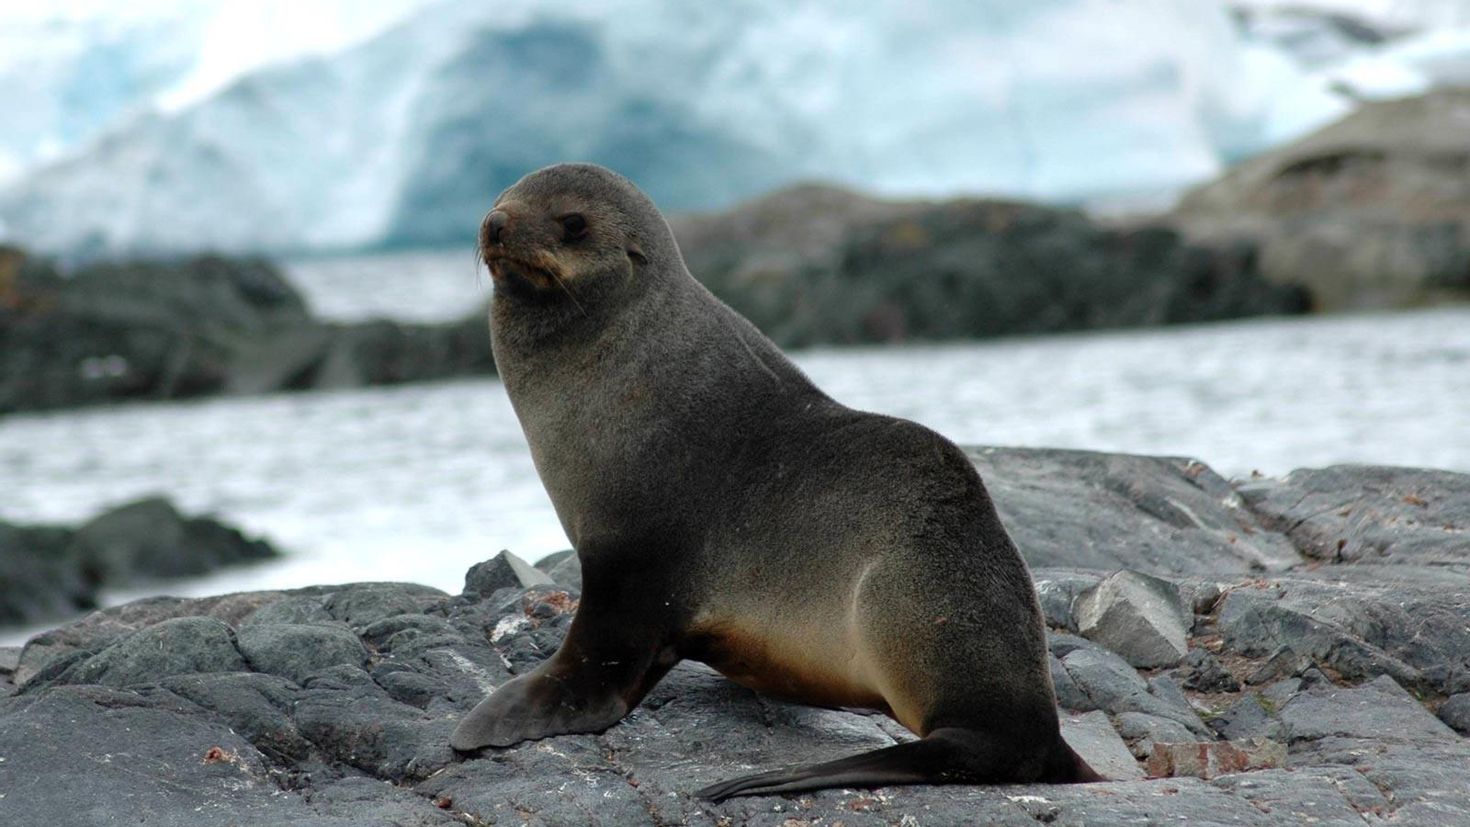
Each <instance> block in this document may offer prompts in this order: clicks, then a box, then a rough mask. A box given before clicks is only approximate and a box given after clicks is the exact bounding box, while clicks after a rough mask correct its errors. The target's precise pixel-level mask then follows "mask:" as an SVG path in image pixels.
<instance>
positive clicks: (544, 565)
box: [536, 549, 582, 591]
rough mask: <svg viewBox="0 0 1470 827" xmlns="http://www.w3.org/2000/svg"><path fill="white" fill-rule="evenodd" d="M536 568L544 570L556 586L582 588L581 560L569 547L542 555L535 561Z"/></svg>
mask: <svg viewBox="0 0 1470 827" xmlns="http://www.w3.org/2000/svg"><path fill="white" fill-rule="evenodd" d="M536 568H538V569H540V570H541V571H544V572H546V575H547V576H548V577H550V578H551V579H552V580H554V581H556V584H557V585H558V586H564V587H566V588H572V589H577V590H579V591H580V590H581V588H582V560H581V558H579V557H577V552H575V551H573V550H571V549H567V550H566V551H558V552H556V553H555V554H551V555H548V556H546V557H543V558H542V559H540V560H538V561H536Z"/></svg>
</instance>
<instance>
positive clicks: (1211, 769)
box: [1147, 738, 1286, 779]
mask: <svg viewBox="0 0 1470 827" xmlns="http://www.w3.org/2000/svg"><path fill="white" fill-rule="evenodd" d="M1285 763H1286V745H1285V744H1282V743H1280V742H1279V741H1272V740H1270V739H1268V738H1251V739H1248V740H1243V741H1200V742H1193V743H1183V744H1165V743H1158V742H1155V743H1154V747H1153V751H1152V752H1151V753H1149V756H1148V764H1147V769H1148V774H1149V775H1150V776H1152V777H1154V778H1168V777H1173V776H1180V775H1188V776H1193V777H1195V778H1204V779H1211V778H1216V777H1218V776H1221V775H1226V774H1228V773H1236V772H1244V771H1246V770H1264V769H1273V768H1275V767H1280V766H1282V765H1283V764H1285Z"/></svg>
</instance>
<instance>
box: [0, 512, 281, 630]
mask: <svg viewBox="0 0 1470 827" xmlns="http://www.w3.org/2000/svg"><path fill="white" fill-rule="evenodd" d="M276 554H277V552H276V550H275V549H274V548H273V547H272V546H271V545H270V544H269V543H266V542H265V541H263V540H253V539H250V538H248V537H246V536H245V535H243V534H241V533H240V532H239V531H238V530H236V529H234V528H231V527H230V526H227V525H224V524H223V523H220V522H218V521H217V520H214V519H212V518H209V517H185V516H184V515H182V514H180V513H179V512H178V510H177V509H176V508H174V506H173V504H171V503H170V502H169V501H168V500H165V499H161V498H157V497H149V498H146V499H142V500H138V501H136V502H132V503H128V504H126V505H121V506H118V507H117V508H113V509H110V510H108V511H106V512H104V513H103V514H101V515H99V516H97V517H95V518H93V519H92V520H90V521H88V522H87V523H84V524H83V525H82V526H81V527H80V528H77V529H70V528H63V527H59V526H20V525H12V524H9V523H5V522H0V626H3V625H10V624H26V623H36V622H39V621H42V620H48V619H52V618H59V617H65V616H67V615H73V614H76V613H77V612H78V611H81V610H85V609H91V608H95V607H96V606H97V595H98V591H99V590H100V589H103V588H110V587H116V586H124V585H129V584H134V583H138V582H142V581H153V580H162V579H167V578H177V577H186V576H190V575H199V574H204V573H206V572H210V571H214V570H215V569H217V568H220V567H222V566H229V565H234V564H238V563H246V562H251V561H256V560H264V559H268V558H270V557H274V556H276Z"/></svg>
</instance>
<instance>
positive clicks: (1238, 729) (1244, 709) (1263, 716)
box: [1209, 695, 1283, 741]
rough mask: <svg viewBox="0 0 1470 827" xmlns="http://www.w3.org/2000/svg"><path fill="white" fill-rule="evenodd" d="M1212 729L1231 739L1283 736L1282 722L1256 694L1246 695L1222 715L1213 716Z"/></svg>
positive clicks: (1211, 720) (1210, 722)
mask: <svg viewBox="0 0 1470 827" xmlns="http://www.w3.org/2000/svg"><path fill="white" fill-rule="evenodd" d="M1209 724H1210V729H1213V730H1214V731H1215V732H1218V733H1219V734H1220V737H1222V738H1225V739H1226V740H1230V741H1238V740H1241V739H1244V738H1254V737H1261V738H1277V739H1279V738H1281V737H1282V735H1283V732H1282V729H1283V728H1282V726H1281V722H1280V721H1278V720H1276V719H1274V718H1273V717H1271V715H1270V714H1269V713H1268V711H1267V709H1266V707H1265V706H1263V705H1262V703H1261V700H1260V699H1259V698H1257V697H1256V696H1255V695H1246V696H1245V697H1243V698H1241V699H1240V700H1238V701H1236V702H1235V703H1234V704H1232V705H1231V706H1230V708H1229V709H1226V710H1225V711H1224V712H1223V713H1221V714H1220V715H1218V716H1216V717H1214V718H1211V719H1210V721H1209Z"/></svg>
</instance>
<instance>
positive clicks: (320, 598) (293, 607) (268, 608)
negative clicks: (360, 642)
mask: <svg viewBox="0 0 1470 827" xmlns="http://www.w3.org/2000/svg"><path fill="white" fill-rule="evenodd" d="M332 622H334V618H333V617H332V613H331V612H329V611H327V606H326V596H325V595H319V594H311V595H300V596H297V597H287V598H284V599H282V600H277V601H275V602H274V603H270V604H267V605H265V606H261V607H260V608H259V609H258V610H256V611H255V612H254V613H253V614H251V615H250V616H249V617H247V618H245V620H244V621H242V622H241V624H240V626H241V628H244V627H246V626H253V625H255V624H257V623H270V624H275V623H332Z"/></svg>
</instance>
